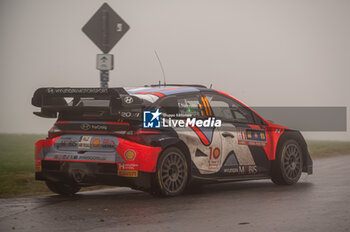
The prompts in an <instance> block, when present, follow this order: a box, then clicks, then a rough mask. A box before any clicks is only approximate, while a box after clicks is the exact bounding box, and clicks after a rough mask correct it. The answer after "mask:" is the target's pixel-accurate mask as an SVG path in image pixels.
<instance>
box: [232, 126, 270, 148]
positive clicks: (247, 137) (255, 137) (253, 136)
mask: <svg viewBox="0 0 350 232" xmlns="http://www.w3.org/2000/svg"><path fill="white" fill-rule="evenodd" d="M266 143H267V141H266V133H265V130H256V129H240V130H239V132H238V144H240V145H251V146H266Z"/></svg>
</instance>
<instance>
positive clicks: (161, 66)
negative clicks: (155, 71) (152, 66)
mask: <svg viewBox="0 0 350 232" xmlns="http://www.w3.org/2000/svg"><path fill="white" fill-rule="evenodd" d="M154 53H155V54H156V57H157V59H158V62H159V65H160V68H161V69H162V73H163V84H164V86H166V82H165V72H164V68H163V65H162V62H161V61H160V59H159V56H158V53H157V51H156V50H154ZM159 86H160V81H159Z"/></svg>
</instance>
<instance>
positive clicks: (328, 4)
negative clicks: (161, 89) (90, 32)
mask: <svg viewBox="0 0 350 232" xmlns="http://www.w3.org/2000/svg"><path fill="white" fill-rule="evenodd" d="M103 2H107V3H108V4H109V5H110V6H111V7H112V8H113V9H114V10H115V11H116V12H117V13H118V14H119V15H120V16H121V17H122V18H123V19H124V20H125V21H126V22H127V23H128V24H129V25H130V27H131V29H130V30H129V31H128V33H127V34H126V35H125V36H124V37H123V38H122V39H121V41H120V42H119V43H118V44H117V45H116V47H114V48H113V49H112V51H111V53H112V54H114V59H115V70H113V71H111V73H110V86H114V87H116V86H140V85H144V84H154V83H158V80H162V79H163V77H162V72H161V69H160V67H159V64H158V61H157V58H156V56H155V54H154V50H156V51H157V53H158V55H159V56H160V59H161V60H162V64H163V66H164V69H165V73H166V79H167V82H168V83H196V84H205V85H208V86H209V85H210V84H213V88H215V89H219V90H222V91H225V92H227V93H229V94H231V95H233V96H235V97H236V98H238V99H240V100H242V101H243V102H245V103H246V104H248V105H250V106H347V107H350V91H349V87H350V80H349V77H350V27H349V22H350V1H346V0H344V1H341V0H329V1H321V0H314V1H310V0H299V1H292V0H291V1H281V0H274V1H272V0H268V1H267V0H264V1H263V0H241V1H235V0H212V1H205V0H197V1H191V0H184V1H179V0H178V1H167V0H159V1H155V0H147V1H144V0H128V1H127V0H123V1H122V0H115V1H84V0H69V1H68V0H61V1H47V0H22V1H20V0H0V78H1V79H0V80H1V82H0V86H1V91H0V94H1V95H0V107H1V121H0V132H6V133H46V132H47V130H48V129H49V128H50V127H51V126H52V124H53V122H54V120H52V119H43V118H39V117H36V116H34V115H33V114H32V112H33V111H35V110H38V109H37V108H35V107H33V106H31V104H30V101H31V97H32V94H33V92H34V91H35V90H36V89H37V88H39V87H59V86H66V87H96V86H98V85H99V72H98V70H96V68H95V62H96V61H95V56H96V54H98V53H101V52H100V51H99V50H98V48H97V47H96V46H95V45H94V44H93V43H92V42H91V41H90V40H89V39H88V38H87V37H86V36H85V35H84V34H83V32H82V31H81V28H82V27H83V26H84V24H85V23H86V22H87V21H88V19H89V18H90V17H91V16H92V15H93V14H94V13H95V11H96V10H97V9H98V8H99V7H100V6H101V5H102V3H103ZM348 115H349V111H348ZM348 118H349V116H348ZM325 123H326V122H325ZM348 131H349V126H348ZM305 134H306V135H307V137H309V138H322V139H327V138H330V139H342V140H350V133H348V132H346V133H345V132H343V133H341V132H332V133H318V134H316V133H305Z"/></svg>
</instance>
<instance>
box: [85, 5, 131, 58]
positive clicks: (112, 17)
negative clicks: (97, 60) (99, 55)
mask: <svg viewBox="0 0 350 232" xmlns="http://www.w3.org/2000/svg"><path fill="white" fill-rule="evenodd" d="M129 28H130V27H129V25H128V24H127V23H126V22H125V21H124V20H123V19H122V18H121V17H120V16H119V15H118V14H117V13H116V12H115V11H114V10H113V9H112V8H111V7H110V6H109V5H108V4H107V3H103V5H102V6H101V7H100V9H98V10H97V11H96V13H95V14H94V15H93V16H92V17H91V19H90V20H89V21H88V22H87V23H86V24H85V26H84V27H83V29H82V30H83V32H84V33H85V34H86V35H87V36H88V37H89V38H90V39H91V40H92V42H94V43H95V44H96V46H97V47H99V48H100V49H101V51H102V52H103V53H108V52H109V51H110V50H111V49H112V48H113V47H114V45H115V44H116V43H117V42H118V41H119V40H120V39H121V38H122V37H123V36H124V35H125V33H126V32H127V31H128V30H129Z"/></svg>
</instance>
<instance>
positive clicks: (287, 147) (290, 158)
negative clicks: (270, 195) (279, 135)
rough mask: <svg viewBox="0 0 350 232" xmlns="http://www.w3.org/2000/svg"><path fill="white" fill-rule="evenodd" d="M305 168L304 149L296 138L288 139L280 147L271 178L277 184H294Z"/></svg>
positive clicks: (273, 164)
mask: <svg viewBox="0 0 350 232" xmlns="http://www.w3.org/2000/svg"><path fill="white" fill-rule="evenodd" d="M302 169H303V154H302V149H301V147H300V145H299V144H298V142H297V141H295V140H294V139H289V140H286V141H285V142H284V143H283V144H282V146H281V147H279V149H278V151H277V154H276V159H275V160H274V161H273V163H272V172H271V180H272V182H273V183H275V184H277V185H292V184H295V183H297V182H298V180H299V179H300V176H301V173H302Z"/></svg>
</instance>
